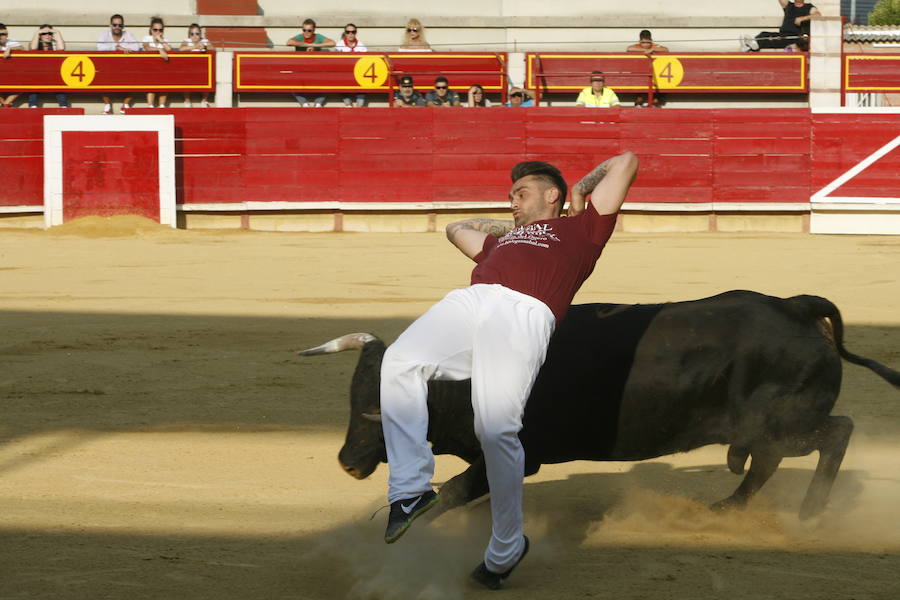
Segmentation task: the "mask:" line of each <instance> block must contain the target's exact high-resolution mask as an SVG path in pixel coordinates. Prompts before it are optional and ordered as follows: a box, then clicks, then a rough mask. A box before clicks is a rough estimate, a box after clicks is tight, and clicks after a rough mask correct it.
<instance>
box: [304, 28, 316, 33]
mask: <svg viewBox="0 0 900 600" xmlns="http://www.w3.org/2000/svg"><path fill="white" fill-rule="evenodd" d="M313 31H315V29H304V30H303V33H312V32H313Z"/></svg>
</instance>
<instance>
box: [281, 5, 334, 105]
mask: <svg viewBox="0 0 900 600" xmlns="http://www.w3.org/2000/svg"><path fill="white" fill-rule="evenodd" d="M287 45H288V46H293V47H294V50H296V51H298V52H321V51H322V50H323V49H324V48H334V47H335V46H336V44H335V43H334V40H333V39H331V38H327V37H325V36H324V35H322V34H321V33H316V22H315V21H313V20H312V19H306V20H305V21H303V27H302V31H301V32H300V33H298V34H297V35H295V36H294V37H292V38H290V39H289V40H288V41H287ZM293 94H294V98H296V99H297V102H298V103H299V104H300V106H303V107H307V106H309V101H308V100H307V99H306V96H304V95H302V94H300V93H298V92H293ZM313 105H314V106H315V107H316V108H320V107H322V106H325V96H318V97H317V98H316V99H315V100H314V101H313Z"/></svg>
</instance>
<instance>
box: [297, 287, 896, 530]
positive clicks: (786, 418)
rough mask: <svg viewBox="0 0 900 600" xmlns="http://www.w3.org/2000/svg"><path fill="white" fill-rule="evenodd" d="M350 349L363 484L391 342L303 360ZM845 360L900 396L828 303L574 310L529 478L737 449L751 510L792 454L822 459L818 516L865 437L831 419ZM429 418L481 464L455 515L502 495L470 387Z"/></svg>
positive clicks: (548, 372)
mask: <svg viewBox="0 0 900 600" xmlns="http://www.w3.org/2000/svg"><path fill="white" fill-rule="evenodd" d="M826 319H827V320H826ZM829 321H830V324H829ZM510 335H511V336H515V332H510ZM347 349H361V356H360V359H359V362H358V364H357V367H356V371H355V373H354V375H353V383H352V386H351V391H350V402H351V406H350V411H351V412H350V425H349V428H348V431H347V438H346V441H345V443H344V446H343V448H341V451H340V454H339V457H338V458H339V460H340V462H341V465H342V466H343V468H344V470H345V471H347V472H348V473H350V474H351V475H353V476H354V477H357V478H359V479H362V478H365V477H368V476H369V475H370V474H371V473H372V472H373V471H374V470H375V468H376V467H377V466H378V463H379V462H385V461H386V458H385V447H384V436H383V434H382V431H381V426H380V424H379V423H378V421H379V413H380V401H379V380H380V367H381V359H382V356H383V354H384V350H385V345H384V343H383V342H382V341H381V340H379V339H378V338H376V337H374V336H371V335H369V334H351V335H348V336H344V337H343V338H338V339H337V340H333V341H332V342H329V343H327V344H323V345H322V346H319V347H317V348H312V349H310V350H306V351H304V352H301V354H304V355H311V354H322V353H329V352H337V351H341V350H347ZM842 357H843V358H844V359H846V360H848V361H849V362H852V363H855V364H858V365H862V366H865V367H867V368H869V369H871V370H872V371H874V372H875V373H876V374H878V375H880V376H881V377H882V378H884V379H886V380H887V381H889V382H890V383H891V384H892V385H894V386H897V387H900V372H897V371H894V370H892V369H889V368H887V367H885V366H883V365H881V364H879V363H877V362H875V361H872V360H869V359H865V358H862V357H859V356H856V355H854V354H850V353H849V352H847V351H846V350H845V348H844V345H843V322H842V320H841V316H840V312H839V311H838V309H837V308H836V307H835V306H834V305H833V304H832V303H831V302H829V301H828V300H825V299H824V298H819V297H816V296H795V297H793V298H787V299H784V298H775V297H771V296H764V295H762V294H758V293H755V292H747V291H732V292H727V293H724V294H720V295H718V296H714V297H711V298H705V299H702V300H695V301H690V302H675V303H667V304H646V305H642V304H636V305H630V304H584V305H576V306H572V307H571V308H570V309H569V312H568V314H567V316H566V318H565V319H564V320H563V322H562V323H561V324H560V326H559V327H558V329H557V330H556V332H555V333H554V335H553V338H552V339H551V341H550V345H549V348H548V352H547V359H546V361H545V362H544V365H543V367H542V368H541V371H540V373H539V375H538V377H537V380H536V382H535V384H534V388H533V389H532V392H531V395H530V397H529V399H528V404H527V406H526V408H525V415H524V419H523V428H522V431H521V432H520V433H519V437H520V439H521V440H522V444H523V446H524V448H525V457H526V458H525V460H526V464H525V474H526V475H531V474H534V473H536V472H537V471H538V469H539V468H540V465H542V464H545V463H560V462H567V461H572V460H604V461H631V460H643V459H648V458H655V457H658V456H663V455H667V454H672V453H675V452H685V451H688V450H692V449H694V448H698V447H700V446H705V445H707V444H727V445H728V446H729V449H728V455H727V463H728V467H729V469H730V470H731V471H732V472H734V473H736V474H740V473H743V472H744V466H745V463H746V460H747V458H748V457H752V460H751V463H750V468H749V470H748V471H747V474H746V476H745V477H744V479H743V481H742V482H741V484H740V485H739V486H738V488H737V490H735V492H734V493H733V494H732V495H731V496H730V497H728V498H726V499H724V500H722V501H720V502H718V503H716V505H714V506H716V507H719V508H725V507H730V506H743V505H744V504H746V502H747V501H748V500H749V499H750V497H752V496H753V494H755V493H756V492H757V491H758V490H759V489H760V487H762V485H763V484H764V483H765V482H766V481H767V480H768V479H769V477H771V476H772V474H773V473H774V472H775V470H776V469H777V468H778V465H779V464H780V462H781V459H782V458H783V457H786V456H805V455H807V454H810V453H811V452H813V451H815V450H818V451H819V461H818V464H817V466H816V472H815V475H814V476H813V480H812V483H811V484H810V487H809V489H808V491H807V494H806V497H805V499H804V501H803V504H802V506H801V510H800V516H801V517H802V518H806V517H809V516H812V515H815V514H816V513H818V512H820V511H821V510H822V509H823V508H824V506H825V503H826V501H827V499H828V494H829V492H830V490H831V486H832V484H833V482H834V479H835V477H836V475H837V472H838V469H839V468H840V465H841V461H842V460H843V457H844V452H845V450H846V448H847V444H848V442H849V440H850V434H851V432H852V430H853V422H852V421H851V420H850V419H849V418H848V417H843V416H831V410H832V408H833V407H834V404H835V402H836V401H837V398H838V393H839V391H840V386H841V367H842V365H841V358H842ZM428 414H429V427H428V439H429V440H430V441H431V443H432V449H433V451H434V453H435V454H453V455H456V456H459V457H460V458H462V459H464V460H466V461H467V462H469V463H470V466H469V468H468V469H467V470H466V471H464V472H463V473H460V474H459V475H457V476H455V477H453V478H452V479H450V480H449V481H448V482H447V483H446V484H444V485H443V486H442V487H441V490H440V492H441V503H440V504H439V506H440V507H441V512H443V510H447V509H449V508H453V507H456V506H460V505H462V504H465V503H467V502H469V501H471V500H474V499H476V498H478V497H480V496H482V495H484V494H486V493H487V492H488V486H487V479H486V477H485V471H484V460H483V457H482V455H481V448H480V446H479V443H478V440H477V439H476V437H475V433H474V429H473V414H472V406H471V399H470V387H469V381H468V380H465V381H458V382H453V381H432V382H430V383H429V387H428Z"/></svg>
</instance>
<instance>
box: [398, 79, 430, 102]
mask: <svg viewBox="0 0 900 600" xmlns="http://www.w3.org/2000/svg"><path fill="white" fill-rule="evenodd" d="M394 106H397V107H400V108H415V107H417V106H427V103H426V102H425V97H424V96H422V94H420V93H419V92H418V91H417V90H416V89H415V88H414V87H413V78H412V77H410V76H409V75H404V76H403V77H401V78H400V89H399V90H397V91H396V92H394Z"/></svg>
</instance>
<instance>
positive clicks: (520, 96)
mask: <svg viewBox="0 0 900 600" xmlns="http://www.w3.org/2000/svg"><path fill="white" fill-rule="evenodd" d="M506 106H509V107H510V108H528V107H530V106H534V95H533V94H532V93H531V92H529V91H528V90H526V89H525V88H520V87H511V88H509V102H507V103H506Z"/></svg>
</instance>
